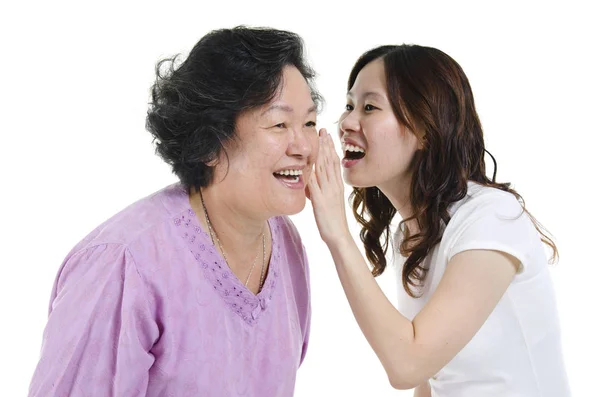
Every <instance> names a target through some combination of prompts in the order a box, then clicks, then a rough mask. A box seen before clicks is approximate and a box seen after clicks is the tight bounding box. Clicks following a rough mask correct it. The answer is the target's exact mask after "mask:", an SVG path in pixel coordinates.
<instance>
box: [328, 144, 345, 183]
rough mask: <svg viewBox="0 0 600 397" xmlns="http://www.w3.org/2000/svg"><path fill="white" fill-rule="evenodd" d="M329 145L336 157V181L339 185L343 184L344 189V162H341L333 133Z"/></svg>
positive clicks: (334, 157)
mask: <svg viewBox="0 0 600 397" xmlns="http://www.w3.org/2000/svg"><path fill="white" fill-rule="evenodd" d="M329 146H330V148H331V151H332V153H333V159H334V161H333V163H334V166H333V168H334V175H335V181H336V182H337V183H338V186H341V187H342V189H343V186H344V182H343V180H342V164H341V160H340V157H339V156H338V154H337V152H336V151H335V145H334V143H333V137H332V136H331V135H329Z"/></svg>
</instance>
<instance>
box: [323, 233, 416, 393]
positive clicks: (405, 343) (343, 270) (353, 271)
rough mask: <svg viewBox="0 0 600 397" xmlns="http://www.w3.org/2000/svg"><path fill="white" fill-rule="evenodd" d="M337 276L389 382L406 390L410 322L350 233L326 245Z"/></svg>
mask: <svg viewBox="0 0 600 397" xmlns="http://www.w3.org/2000/svg"><path fill="white" fill-rule="evenodd" d="M329 249H330V251H331V254H332V256H333V260H334V262H335V266H336V269H337V272H338V276H339V278H340V281H341V283H342V286H343V288H344V292H345V293H346V297H347V299H348V302H349V303H350V306H351V308H352V312H353V313H354V317H355V318H356V321H357V322H358V325H359V326H360V328H361V330H362V332H363V334H364V335H365V337H366V338H367V340H368V342H369V344H370V345H371V347H372V348H373V350H374V351H375V353H376V354H377V356H378V357H379V360H380V361H381V363H382V364H383V366H384V368H385V370H386V372H387V375H388V378H389V380H390V383H391V384H392V386H393V387H395V388H398V389H410V388H413V387H415V386H416V384H418V383H417V382H421V381H422V380H421V379H417V378H418V376H417V374H416V373H415V368H416V367H417V366H418V364H416V363H415V362H414V360H415V357H414V355H413V354H411V348H412V346H413V341H414V328H413V324H412V322H411V321H410V320H408V319H407V318H406V317H404V316H402V314H400V312H398V310H397V309H396V308H395V307H394V306H393V305H392V303H391V302H390V301H389V300H388V298H387V297H386V296H385V294H384V293H383V291H382V290H381V288H380V287H379V285H378V284H377V282H376V281H375V279H374V278H373V276H372V274H371V272H370V271H369V268H368V267H367V264H366V263H365V260H364V259H363V257H362V254H361V252H360V251H359V249H358V247H357V246H356V244H355V243H354V241H353V240H352V237H351V236H349V235H348V236H347V237H345V238H343V239H340V240H339V241H338V242H336V243H332V244H329Z"/></svg>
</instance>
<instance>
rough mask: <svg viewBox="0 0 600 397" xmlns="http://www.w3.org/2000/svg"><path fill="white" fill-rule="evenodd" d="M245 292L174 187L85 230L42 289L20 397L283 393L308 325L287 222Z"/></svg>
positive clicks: (305, 286) (299, 261) (300, 260)
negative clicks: (44, 310) (34, 351)
mask: <svg viewBox="0 0 600 397" xmlns="http://www.w3.org/2000/svg"><path fill="white" fill-rule="evenodd" d="M269 225H270V228H271V233H272V236H273V249H272V255H271V262H270V266H269V270H268V273H267V278H266V281H265V285H264V287H263V290H262V291H261V292H260V293H259V294H258V295H257V296H255V295H253V294H252V293H251V292H250V291H248V290H247V289H246V288H245V287H244V285H243V284H242V283H241V282H240V281H239V280H238V279H237V278H236V277H235V276H234V275H233V273H232V272H231V271H230V269H229V268H228V267H227V265H226V264H225V262H224V261H223V259H222V257H221V256H220V255H219V254H218V253H217V251H216V249H215V247H214V246H213V245H212V243H211V241H210V238H209V237H208V235H207V234H206V233H205V232H204V230H203V229H202V228H201V227H200V225H199V222H198V221H197V219H196V215H195V214H194V212H193V211H192V209H191V207H190V205H189V200H188V197H187V194H186V192H185V191H184V190H183V189H182V187H181V186H180V185H179V184H176V185H173V186H169V187H167V188H165V189H163V190H161V191H159V192H157V193H155V194H154V195H152V196H149V197H147V198H145V199H142V200H140V201H139V202H137V203H135V204H133V205H131V206H130V207H128V208H127V209H125V210H124V211H122V212H120V213H119V214H117V215H116V216H114V217H113V218H111V219H110V220H108V221H107V222H106V223H104V224H102V225H101V226H100V227H98V228H97V229H96V230H94V231H93V232H92V233H91V234H90V235H89V236H87V237H86V238H85V239H84V240H83V241H81V242H80V243H79V244H78V245H77V246H76V247H75V248H74V249H73V251H71V253H70V254H69V255H68V256H67V258H66V260H65V262H64V263H63V265H62V267H61V269H60V271H59V273H58V276H57V278H56V282H55V285H54V289H53V291H52V298H51V303H50V310H49V318H48V324H47V326H46V329H45V330H44V340H43V345H42V352H41V359H40V361H39V363H38V366H37V368H36V370H35V373H34V375H33V380H32V382H31V386H30V390H29V396H44V397H47V396H161V397H162V396H177V397H183V396H219V397H222V396H292V395H293V390H294V383H295V379H296V371H297V369H298V367H299V366H300V363H301V362H302V360H303V358H304V355H305V353H306V346H307V341H308V336H309V325H310V292H309V275H308V264H307V260H306V255H305V252H304V248H303V246H302V242H301V240H300V237H299V236H298V233H297V231H296V229H295V227H294V226H293V224H292V223H291V221H290V220H289V219H288V218H286V217H276V218H273V219H270V220H269Z"/></svg>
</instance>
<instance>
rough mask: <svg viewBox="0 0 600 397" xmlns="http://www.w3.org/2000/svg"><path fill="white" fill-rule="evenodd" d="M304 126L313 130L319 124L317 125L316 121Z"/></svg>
mask: <svg viewBox="0 0 600 397" xmlns="http://www.w3.org/2000/svg"><path fill="white" fill-rule="evenodd" d="M304 126H305V127H309V128H312V127H316V126H317V123H315V122H314V121H309V122H308V123H306V124H304Z"/></svg>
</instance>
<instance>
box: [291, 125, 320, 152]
mask: <svg viewBox="0 0 600 397" xmlns="http://www.w3.org/2000/svg"><path fill="white" fill-rule="evenodd" d="M309 134H314V131H303V130H302V129H298V130H297V129H294V131H293V132H292V137H291V139H290V143H289V145H288V149H287V154H288V156H291V157H298V158H302V159H304V158H307V157H308V156H310V154H311V152H312V145H311V142H310V137H309ZM315 137H316V135H315Z"/></svg>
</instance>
